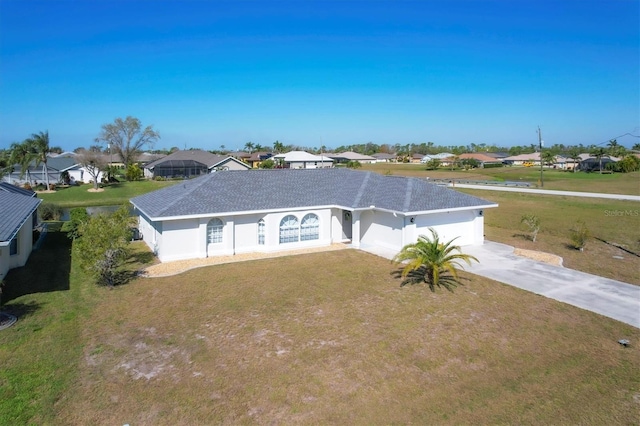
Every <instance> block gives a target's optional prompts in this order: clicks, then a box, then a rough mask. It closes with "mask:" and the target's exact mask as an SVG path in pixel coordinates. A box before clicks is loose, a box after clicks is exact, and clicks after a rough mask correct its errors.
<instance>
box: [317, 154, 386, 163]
mask: <svg viewBox="0 0 640 426" xmlns="http://www.w3.org/2000/svg"><path fill="white" fill-rule="evenodd" d="M327 157H329V158H331V159H332V160H334V161H335V162H338V163H348V162H349V161H357V162H359V163H362V164H372V163H375V162H377V161H378V160H377V158H376V157H372V156H370V155H364V154H359V153H357V152H353V151H346V152H336V153H333V154H332V153H329V154H327Z"/></svg>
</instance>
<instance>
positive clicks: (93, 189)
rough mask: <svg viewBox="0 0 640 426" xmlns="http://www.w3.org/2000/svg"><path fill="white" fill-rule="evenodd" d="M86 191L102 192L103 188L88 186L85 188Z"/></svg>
mask: <svg viewBox="0 0 640 426" xmlns="http://www.w3.org/2000/svg"><path fill="white" fill-rule="evenodd" d="M87 192H104V188H98V189H96V188H89V189H87Z"/></svg>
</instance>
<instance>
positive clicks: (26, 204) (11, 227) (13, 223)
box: [0, 183, 42, 281]
mask: <svg viewBox="0 0 640 426" xmlns="http://www.w3.org/2000/svg"><path fill="white" fill-rule="evenodd" d="M5 185H6V186H5ZM11 186H12V185H9V184H6V183H3V184H0V281H2V280H3V279H4V277H6V275H7V272H8V271H9V269H13V268H18V267H20V266H24V265H25V264H26V263H27V259H29V255H30V254H31V250H32V248H33V228H34V226H35V223H36V210H37V208H38V206H39V205H40V203H41V202H42V200H40V199H38V198H36V197H35V194H34V193H33V192H32V191H26V190H24V189H20V188H17V187H14V188H11Z"/></svg>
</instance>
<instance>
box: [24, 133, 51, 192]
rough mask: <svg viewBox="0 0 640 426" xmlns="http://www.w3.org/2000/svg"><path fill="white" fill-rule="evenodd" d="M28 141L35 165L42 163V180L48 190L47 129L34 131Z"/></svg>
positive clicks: (48, 149) (48, 152)
mask: <svg viewBox="0 0 640 426" xmlns="http://www.w3.org/2000/svg"><path fill="white" fill-rule="evenodd" d="M28 143H29V145H30V147H31V149H32V151H33V153H34V159H35V160H36V167H38V166H39V165H40V164H42V173H43V174H44V180H45V182H46V184H47V188H46V189H47V191H48V190H49V168H48V167H47V160H48V159H49V154H50V153H51V148H50V147H49V131H48V130H47V131H46V132H40V133H34V134H32V135H31V138H29V139H28Z"/></svg>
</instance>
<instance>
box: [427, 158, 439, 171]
mask: <svg viewBox="0 0 640 426" xmlns="http://www.w3.org/2000/svg"><path fill="white" fill-rule="evenodd" d="M438 167H440V160H438V159H437V158H434V159H431V160H429V161H427V163H426V169H427V170H436V169H437V168H438Z"/></svg>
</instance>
